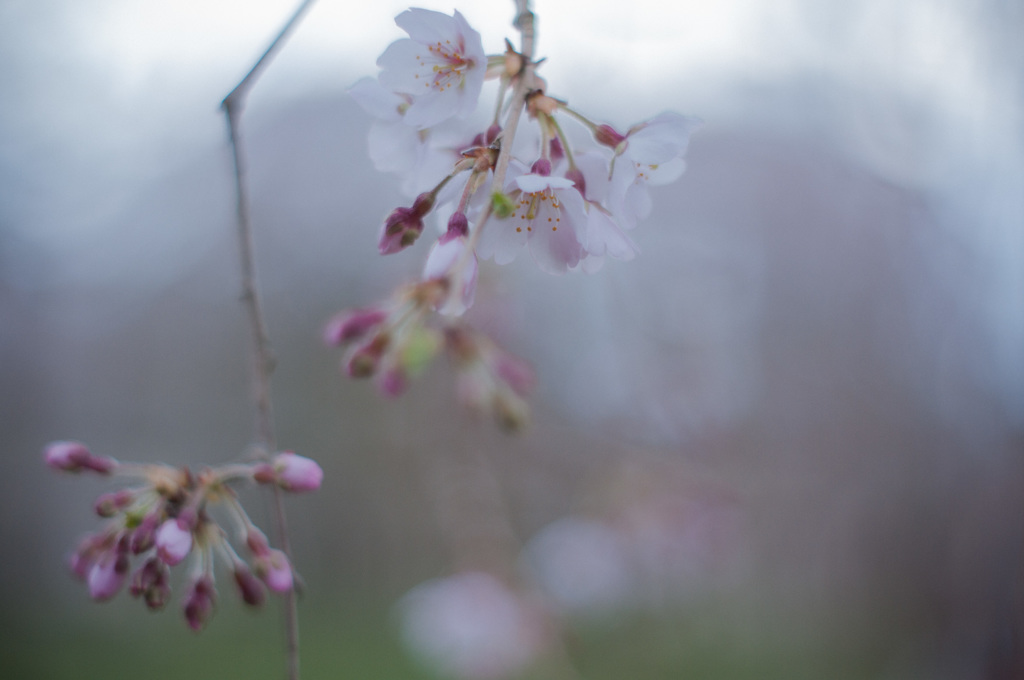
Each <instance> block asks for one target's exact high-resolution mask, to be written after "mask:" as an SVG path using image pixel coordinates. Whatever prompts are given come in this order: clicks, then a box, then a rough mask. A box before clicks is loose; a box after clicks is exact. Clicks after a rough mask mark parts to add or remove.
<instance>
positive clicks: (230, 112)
mask: <svg viewBox="0 0 1024 680" xmlns="http://www.w3.org/2000/svg"><path fill="white" fill-rule="evenodd" d="M313 2H314V0H303V2H302V3H301V4H300V5H299V7H298V8H297V9H296V10H295V12H294V13H293V14H292V16H291V18H290V19H289V20H288V22H287V23H286V24H285V25H284V27H283V28H282V29H281V31H280V32H279V33H278V34H277V37H276V38H274V40H273V41H272V42H271V43H270V46H269V47H268V48H267V49H266V51H264V52H263V54H262V56H260V58H259V59H258V60H257V61H256V64H255V65H254V66H253V67H252V68H251V69H250V70H249V72H248V73H247V74H246V75H245V77H244V78H242V80H241V82H239V83H238V85H236V86H235V88H234V89H233V90H231V92H230V93H228V96H226V97H225V98H224V100H223V101H222V102H221V109H223V111H224V115H225V117H226V119H227V124H228V143H229V145H230V147H231V154H232V158H233V160H234V169H235V194H236V198H237V205H236V223H237V228H238V245H239V256H240V258H241V275H242V301H243V302H244V304H245V306H246V309H247V310H248V313H249V321H250V325H251V330H252V337H253V360H252V366H253V368H252V381H253V398H254V401H255V406H256V425H255V429H256V440H257V443H258V447H259V450H260V451H259V454H260V455H261V456H264V457H268V456H270V455H271V454H272V453H273V452H274V451H275V450H276V448H277V443H276V437H275V435H274V418H273V404H272V401H271V396H270V375H271V373H273V370H274V357H273V353H272V352H271V350H270V340H269V337H268V334H267V327H266V322H265V320H264V314H263V306H262V304H261V302H260V296H259V290H258V288H257V286H256V266H255V257H254V255H253V237H252V222H251V220H250V217H249V198H248V192H247V191H246V184H245V169H246V164H245V159H244V156H243V152H242V144H241V140H240V136H239V129H240V120H241V115H242V109H243V107H244V104H245V98H246V96H247V95H248V93H249V90H251V89H252V86H253V85H254V84H255V83H256V80H257V79H258V78H259V76H260V74H261V73H262V72H263V69H264V68H266V66H267V65H268V64H269V63H270V61H271V59H272V58H273V57H274V55H275V54H276V53H277V50H278V49H279V48H280V47H281V45H282V44H283V43H284V41H285V39H286V38H287V37H288V35H289V34H290V33H291V31H292V29H293V28H294V27H295V26H296V25H297V24H298V22H299V20H300V19H301V18H302V16H303V15H304V14H305V12H306V10H308V9H309V8H310V6H312V4H313ZM273 489H274V490H273V506H274V509H273V514H274V520H275V525H276V533H277V539H278V542H279V544H280V546H281V550H283V551H284V553H285V554H286V555H288V558H289V559H291V546H290V545H289V541H288V525H287V521H286V519H285V511H284V502H283V499H282V492H281V489H280V488H278V487H277V486H274V487H273ZM284 619H285V638H286V644H287V656H288V676H287V677H288V678H289V680H298V679H299V618H298V608H297V604H296V598H295V590H294V589H291V590H289V591H288V592H287V593H285V595H284Z"/></svg>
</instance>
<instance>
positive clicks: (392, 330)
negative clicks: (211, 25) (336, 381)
mask: <svg viewBox="0 0 1024 680" xmlns="http://www.w3.org/2000/svg"><path fill="white" fill-rule="evenodd" d="M445 285H446V284H445V282H444V281H443V280H437V279H433V280H427V281H423V282H420V283H417V284H414V285H412V286H409V287H407V288H404V289H401V290H400V291H399V294H398V295H397V297H396V299H395V300H394V301H393V302H392V303H391V304H388V305H382V306H379V307H370V308H363V309H353V310H349V311H345V312H342V313H340V314H338V315H337V316H336V317H335V318H334V319H332V320H331V321H330V322H329V323H328V324H327V327H326V329H325V330H324V340H325V342H326V343H327V344H329V345H332V346H337V347H344V348H345V350H346V352H345V355H344V358H343V359H342V371H343V372H344V373H346V374H347V375H348V376H349V377H352V378H374V379H375V380H376V383H377V387H378V389H379V390H380V392H381V393H382V394H384V395H385V396H387V397H396V396H398V395H400V394H402V393H403V392H404V391H405V390H406V389H407V388H408V386H409V382H410V380H411V379H412V378H413V377H415V376H416V375H418V374H419V373H421V372H422V371H423V370H424V369H426V367H427V366H428V365H430V363H431V362H433V360H434V359H435V358H436V357H437V356H438V355H439V354H440V353H442V352H444V353H446V354H447V355H448V357H449V359H450V360H451V364H452V366H453V368H454V369H455V371H456V375H457V389H458V395H459V399H460V401H461V402H462V403H463V405H465V406H467V407H468V408H470V410H472V411H474V412H476V413H480V414H482V415H488V416H491V417H493V418H494V419H495V420H496V421H497V422H498V423H499V425H501V426H502V427H503V428H505V429H507V430H517V429H519V428H520V427H522V426H523V425H525V424H526V422H527V420H528V419H529V407H528V405H527V403H526V397H527V396H528V394H529V393H530V391H531V390H532V389H533V384H534V375H533V370H532V369H531V368H530V366H529V364H527V363H526V362H525V361H523V360H522V359H520V358H518V357H516V356H514V355H512V354H510V353H508V352H506V351H505V350H503V349H502V348H501V347H499V346H498V345H497V344H496V343H495V342H494V341H493V340H491V339H490V338H489V337H487V336H486V335H484V334H483V333H480V332H479V331H476V330H474V329H473V328H471V327H470V326H469V325H467V324H465V323H453V322H448V323H446V324H445V325H443V326H442V327H436V326H435V325H434V324H433V322H434V321H435V319H434V318H433V316H432V315H431V314H430V312H431V311H433V310H434V309H435V308H436V306H437V304H438V302H439V301H440V300H441V299H443V296H444V292H445V291H444V287H445Z"/></svg>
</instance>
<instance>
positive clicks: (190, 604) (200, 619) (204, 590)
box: [185, 576, 216, 631]
mask: <svg viewBox="0 0 1024 680" xmlns="http://www.w3.org/2000/svg"><path fill="white" fill-rule="evenodd" d="M215 594H216V591H214V589H213V581H212V580H211V579H210V578H209V577H207V576H202V577H200V578H198V579H196V580H195V581H193V582H192V585H191V586H190V587H189V590H188V595H186V597H185V621H186V622H188V627H189V628H191V629H192V630H194V631H200V630H202V629H203V626H205V625H206V622H207V621H209V620H210V616H212V615H213V605H214V595H215Z"/></svg>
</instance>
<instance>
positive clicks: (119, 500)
mask: <svg viewBox="0 0 1024 680" xmlns="http://www.w3.org/2000/svg"><path fill="white" fill-rule="evenodd" d="M133 500H135V494H134V493H132V492H131V490H129V489H121V490H120V491H112V492H110V493H105V494H103V495H102V496H100V497H99V498H97V499H96V503H95V505H93V509H94V510H96V514H97V515H99V516H100V517H113V516H114V515H116V514H117V513H118V512H120V511H121V510H124V509H125V508H126V507H128V506H129V505H131V503H132V501H133Z"/></svg>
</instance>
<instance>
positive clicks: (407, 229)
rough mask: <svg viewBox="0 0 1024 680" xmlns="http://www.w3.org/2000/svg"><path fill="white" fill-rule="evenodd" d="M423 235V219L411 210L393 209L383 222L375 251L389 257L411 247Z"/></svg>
mask: <svg viewBox="0 0 1024 680" xmlns="http://www.w3.org/2000/svg"><path fill="white" fill-rule="evenodd" d="M422 233H423V218H422V217H421V216H420V215H417V214H416V213H415V211H414V210H413V209H412V208H395V209H394V210H393V211H391V214H390V215H388V217H387V219H386V220H384V226H383V227H382V228H381V232H380V239H379V240H378V242H377V250H378V252H380V254H381V255H391V254H392V253H397V252H398V251H400V250H403V249H405V248H407V247H408V246H411V245H412V244H413V243H415V242H416V239H418V238H419V236H420V234H422Z"/></svg>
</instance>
